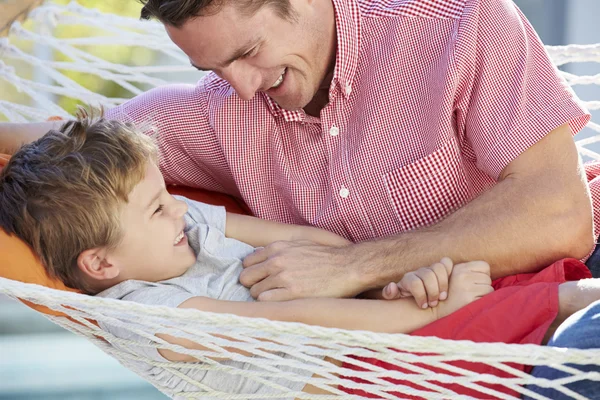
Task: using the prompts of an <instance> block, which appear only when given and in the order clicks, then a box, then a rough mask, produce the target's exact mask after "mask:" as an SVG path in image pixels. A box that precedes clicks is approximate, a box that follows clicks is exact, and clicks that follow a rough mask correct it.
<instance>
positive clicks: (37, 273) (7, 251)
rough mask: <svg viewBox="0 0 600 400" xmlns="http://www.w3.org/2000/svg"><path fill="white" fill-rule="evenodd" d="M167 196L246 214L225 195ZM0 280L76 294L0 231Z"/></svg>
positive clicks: (0, 157) (190, 192)
mask: <svg viewBox="0 0 600 400" xmlns="http://www.w3.org/2000/svg"><path fill="white" fill-rule="evenodd" d="M9 158H10V156H7V155H4V154H0V169H1V168H2V167H3V166H4V165H6V163H7V162H8V160H9ZM169 192H171V193H173V194H180V195H182V196H186V197H188V198H191V199H194V200H197V201H202V202H204V203H209V204H216V205H223V206H225V208H226V209H227V211H229V212H235V213H239V214H249V212H248V211H247V208H246V206H245V205H244V204H243V203H242V202H241V201H238V200H236V199H234V198H233V197H231V196H228V195H225V194H221V193H214V192H209V191H206V190H201V189H192V188H188V187H183V186H170V187H169ZM0 276H1V277H3V278H8V279H12V280H15V281H20V282H25V283H34V284H37V285H42V286H46V287H49V288H53V289H59V290H68V291H75V292H76V290H74V289H71V288H68V287H66V286H65V285H64V284H63V283H62V282H60V281H59V280H57V279H52V278H50V277H49V276H48V275H47V274H46V271H45V269H44V267H42V264H41V263H40V262H39V260H38V259H37V257H36V256H35V254H33V251H32V250H31V249H30V248H29V246H28V245H26V244H25V243H24V242H23V241H21V240H20V239H18V238H16V237H14V236H9V235H7V234H6V233H5V232H4V231H2V230H1V229H0ZM24 303H25V304H27V305H29V306H30V307H32V308H33V309H35V310H37V311H40V312H43V313H47V314H51V315H63V314H61V313H58V312H55V311H52V310H50V309H48V308H46V307H43V306H39V305H36V304H32V303H30V302H27V301H24Z"/></svg>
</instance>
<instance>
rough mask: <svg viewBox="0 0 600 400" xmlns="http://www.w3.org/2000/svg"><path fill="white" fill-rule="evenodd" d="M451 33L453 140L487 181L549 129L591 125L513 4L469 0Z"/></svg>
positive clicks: (509, 1)
mask: <svg viewBox="0 0 600 400" xmlns="http://www.w3.org/2000/svg"><path fill="white" fill-rule="evenodd" d="M456 36H457V38H456V42H455V52H454V57H455V62H456V66H457V79H458V80H459V84H458V91H457V96H456V99H455V117H456V123H457V128H458V133H459V138H460V140H462V141H463V142H467V143H468V144H469V147H470V148H472V150H473V153H474V156H475V157H476V163H477V166H478V167H479V168H480V169H481V170H483V171H485V172H486V173H487V174H488V175H490V176H491V177H493V178H495V179H497V178H498V177H499V175H500V173H501V172H502V170H503V169H504V168H505V167H506V166H507V165H508V164H509V163H510V162H511V161H513V160H514V159H515V158H516V157H518V156H519V155H520V154H521V153H522V152H524V151H525V150H526V149H528V148H529V147H531V146H532V145H534V144H535V143H537V142H538V141H539V140H540V139H542V138H543V137H544V136H545V135H546V134H548V133H549V132H551V131H552V130H554V129H556V128H558V127H559V126H561V125H564V124H568V125H569V127H570V128H571V131H572V132H573V134H575V133H577V132H578V131H579V130H581V129H582V128H583V127H584V126H585V124H586V123H587V122H588V121H589V117H590V116H589V114H588V113H587V111H586V110H585V108H584V107H583V105H582V104H581V102H580V101H579V100H578V99H577V97H576V95H575V94H574V93H573V91H572V89H571V88H570V87H569V86H568V85H567V84H566V82H565V81H564V80H563V79H562V78H561V77H560V76H559V75H558V70H557V69H556V67H555V66H554V64H553V63H552V62H551V60H550V58H549V56H548V54H547V53H546V51H545V49H544V46H543V44H542V43H541V41H540V39H539V37H538V35H537V33H536V32H535V31H534V30H533V28H532V27H531V25H530V24H529V22H528V21H527V20H526V18H525V17H524V15H523V14H522V13H521V11H520V10H519V9H518V8H517V7H516V6H515V4H514V3H513V2H512V1H511V0H467V1H466V6H465V9H464V12H463V16H462V17H461V20H460V23H459V25H458V28H457V31H456Z"/></svg>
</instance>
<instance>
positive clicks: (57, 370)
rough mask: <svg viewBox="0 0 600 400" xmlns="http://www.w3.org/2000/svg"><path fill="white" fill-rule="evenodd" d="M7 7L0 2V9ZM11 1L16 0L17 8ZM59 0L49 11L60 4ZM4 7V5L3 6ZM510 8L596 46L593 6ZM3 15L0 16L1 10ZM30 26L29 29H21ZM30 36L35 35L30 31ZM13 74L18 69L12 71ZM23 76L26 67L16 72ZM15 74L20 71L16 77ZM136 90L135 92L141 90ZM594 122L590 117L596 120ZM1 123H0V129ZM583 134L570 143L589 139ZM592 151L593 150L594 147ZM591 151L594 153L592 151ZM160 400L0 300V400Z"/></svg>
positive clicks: (86, 81)
mask: <svg viewBox="0 0 600 400" xmlns="http://www.w3.org/2000/svg"><path fill="white" fill-rule="evenodd" d="M9 1H12V0H0V17H1V16H2V14H3V8H4V7H7V6H6V4H7V3H8V2H9ZM17 1H18V0H17ZM67 2H68V1H67V0H59V1H56V3H60V4H66V3H67ZM77 2H78V3H80V4H81V5H83V6H85V7H90V8H98V9H100V10H101V11H103V12H110V13H113V14H117V15H123V16H129V17H134V18H137V17H138V16H139V10H140V8H141V5H140V4H139V3H138V2H137V1H134V0H78V1H77ZM3 3H4V4H3ZM516 3H517V4H518V6H519V7H520V8H521V9H522V10H523V12H524V13H525V14H526V15H527V17H528V18H529V20H530V21H531V23H532V24H533V26H534V27H535V28H536V30H537V31H538V33H539V35H540V37H541V39H542V41H543V42H544V43H545V44H548V45H564V44H570V43H577V44H592V43H600V24H598V17H597V16H598V15H600V2H598V0H517V1H516ZM6 9H7V8H5V10H6ZM27 24H28V23H27V22H26V23H25V25H26V26H27ZM29 24H31V23H29ZM33 29H35V28H33ZM77 29H80V30H86V29H90V28H89V27H86V26H80V27H75V28H73V27H69V28H68V29H65V28H64V27H62V28H61V27H60V26H59V27H58V28H56V30H55V31H54V32H52V35H54V36H57V37H71V36H73V37H80V36H81V35H82V32H81V31H77ZM91 47H93V48H89V49H88V50H89V51H90V52H92V53H93V54H98V55H99V56H101V57H103V58H105V59H108V60H110V61H112V62H114V63H118V64H123V65H152V64H153V63H154V62H158V61H159V60H157V59H156V57H157V56H156V54H155V53H154V52H151V51H149V50H147V49H143V48H123V47H115V46H91ZM23 49H24V50H26V51H33V52H35V53H36V54H38V55H43V56H44V57H47V59H53V60H60V59H61V57H65V55H64V54H60V53H57V52H54V51H52V50H51V49H48V48H47V47H46V46H42V45H39V44H35V43H30V44H24V45H23ZM16 68H19V67H18V66H17V67H16ZM22 68H27V67H22ZM563 69H564V70H566V71H568V72H571V73H574V74H576V75H596V74H599V73H600V65H598V64H592V63H589V64H585V63H578V64H577V65H566V66H564V67H563ZM21 72H23V71H21ZM25 74H29V75H31V76H32V77H33V78H34V79H36V80H40V81H44V80H48V79H49V78H48V77H47V76H36V75H35V74H36V71H35V70H33V69H31V70H27V71H25ZM68 74H69V77H70V78H72V79H74V80H76V81H77V82H79V83H80V84H81V85H82V86H84V87H86V88H88V89H90V90H93V91H94V92H98V93H102V94H104V95H106V96H109V97H115V98H120V97H130V96H131V94H130V92H128V91H127V90H125V89H123V88H122V87H121V86H119V85H117V84H116V83H114V82H107V81H105V80H103V79H100V78H97V77H95V76H92V75H90V74H85V73H82V72H69V73H68ZM199 77H200V73H199V72H187V73H177V74H172V75H171V76H170V75H169V74H167V75H165V76H162V78H164V79H166V80H170V81H178V82H195V81H196V80H197V79H199ZM142 88H143V87H142ZM576 92H577V94H578V95H579V96H580V97H581V98H582V99H584V100H600V88H599V87H598V86H592V85H589V86H579V87H577V88H576ZM0 94H1V97H2V98H3V99H8V100H11V101H14V102H17V103H19V102H27V101H28V99H27V96H25V95H23V94H20V93H18V92H17V91H16V90H15V89H14V87H12V86H11V85H8V84H6V83H5V82H3V81H1V80H0ZM55 100H56V101H57V102H58V103H59V104H60V105H61V107H63V108H64V109H65V110H67V111H69V112H72V111H73V110H74V109H75V106H76V101H75V100H73V99H72V98H68V97H58V98H56V99H55ZM598 116H599V115H594V117H593V119H594V118H595V119H596V120H598ZM1 120H2V116H1V115H0V121H1ZM591 134H592V132H591V131H590V130H589V129H588V130H586V131H584V132H582V133H580V134H579V136H578V138H583V137H586V136H589V135H591ZM595 147H596V148H595V151H597V152H598V151H600V146H595ZM592 149H594V148H593V147H592ZM164 398H166V397H165V396H164V395H162V394H161V393H160V392H158V391H157V390H156V389H154V388H153V387H152V386H151V385H149V384H148V383H146V382H145V381H143V380H141V379H139V378H138V377H137V376H136V375H135V374H133V373H132V372H130V371H128V370H126V369H124V368H123V367H121V366H120V365H119V364H118V363H117V362H116V361H115V360H113V359H112V358H110V357H108V356H106V355H105V354H104V353H102V352H101V351H100V350H98V349H96V348H95V346H94V345H92V344H91V343H89V342H87V341H86V340H85V339H82V338H80V337H77V336H75V335H73V334H71V333H69V332H67V331H64V330H62V329H61V328H59V327H58V326H56V325H54V324H52V323H51V322H49V321H47V320H46V319H45V318H44V317H43V316H41V315H39V314H37V313H35V312H34V311H32V310H30V309H29V308H27V307H25V306H23V305H22V304H20V303H17V302H15V301H13V300H11V299H8V298H6V297H2V296H0V400H30V399H40V400H50V399H52V400H54V399H56V400H59V399H60V400H70V399H82V400H108V399H110V400H121V399H123V400H124V399H127V400H136V399H145V400H153V399H164Z"/></svg>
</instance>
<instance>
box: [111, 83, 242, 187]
mask: <svg viewBox="0 0 600 400" xmlns="http://www.w3.org/2000/svg"><path fill="white" fill-rule="evenodd" d="M208 98H209V93H207V90H206V89H205V86H204V84H203V81H202V80H201V81H200V82H199V83H198V84H197V85H185V84H176V85H167V86H162V87H159V88H155V89H152V90H149V91H147V92H145V93H142V94H141V95H139V96H136V97H134V98H133V99H130V100H129V101H127V102H125V103H123V104H121V105H120V106H117V107H115V108H112V109H110V110H107V111H106V114H105V115H106V117H107V118H111V119H117V120H120V121H123V122H129V123H133V124H135V125H136V126H137V127H138V128H139V129H141V130H143V131H144V132H145V133H146V134H149V135H152V136H154V138H155V140H156V142H157V144H158V148H159V156H160V163H159V166H160V169H161V171H162V173H163V176H164V177H165V181H166V182H167V183H169V184H178V185H184V186H188V187H197V188H202V189H207V190H213V191H217V192H221V193H226V194H231V195H236V194H237V190H236V189H235V184H234V183H233V178H232V177H231V173H230V170H229V168H228V166H227V162H226V160H225V156H224V152H223V150H222V146H221V143H220V142H219V140H218V138H217V135H216V134H215V130H214V129H213V126H212V124H211V123H210V118H209V117H208Z"/></svg>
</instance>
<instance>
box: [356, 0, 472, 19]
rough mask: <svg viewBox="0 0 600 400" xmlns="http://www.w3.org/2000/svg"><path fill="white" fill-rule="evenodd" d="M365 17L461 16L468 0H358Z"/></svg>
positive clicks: (447, 17)
mask: <svg viewBox="0 0 600 400" xmlns="http://www.w3.org/2000/svg"><path fill="white" fill-rule="evenodd" d="M356 1H357V4H358V6H359V8H360V10H361V14H362V15H363V17H367V18H369V17H412V18H432V19H456V18H460V17H461V15H462V13H463V9H464V7H465V4H466V2H467V0H435V1H431V0H391V1H390V0H356Z"/></svg>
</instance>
